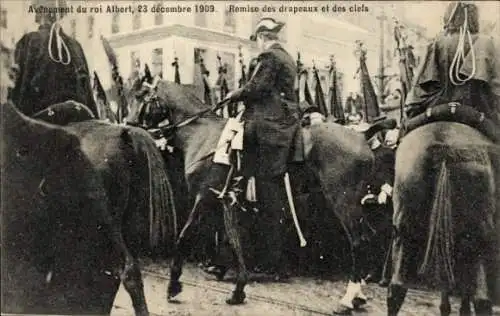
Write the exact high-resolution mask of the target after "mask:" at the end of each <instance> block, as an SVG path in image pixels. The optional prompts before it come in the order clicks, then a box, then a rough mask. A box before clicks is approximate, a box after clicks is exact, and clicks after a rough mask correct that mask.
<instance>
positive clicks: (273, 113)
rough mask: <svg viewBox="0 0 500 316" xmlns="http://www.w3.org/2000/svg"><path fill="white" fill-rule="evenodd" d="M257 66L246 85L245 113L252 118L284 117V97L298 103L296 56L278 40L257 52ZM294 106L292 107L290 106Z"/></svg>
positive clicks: (242, 95)
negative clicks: (292, 55) (295, 86)
mask: <svg viewBox="0 0 500 316" xmlns="http://www.w3.org/2000/svg"><path fill="white" fill-rule="evenodd" d="M257 59H258V63H259V64H258V65H257V66H256V67H257V69H254V73H253V74H250V75H251V79H250V80H249V81H248V82H247V83H246V84H245V85H244V86H243V89H242V93H241V99H242V100H243V101H245V106H246V111H245V113H246V115H247V117H250V118H253V119H264V118H265V119H271V120H283V119H286V117H287V114H288V113H287V112H286V107H285V106H284V105H283V104H284V102H283V101H284V100H286V103H288V104H289V106H292V107H293V104H294V103H295V104H296V103H297V95H296V94H295V91H294V82H295V77H296V75H297V70H296V66H295V62H294V60H293V58H292V57H291V56H290V55H289V54H288V53H287V52H286V51H285V50H284V48H283V47H282V46H281V45H280V44H278V43H275V44H273V45H272V46H271V47H269V48H268V49H267V50H265V51H264V52H262V53H261V54H260V55H259V56H258V58H257ZM290 110H292V109H290Z"/></svg>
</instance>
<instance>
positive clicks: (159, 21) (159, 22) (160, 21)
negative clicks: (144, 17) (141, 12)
mask: <svg viewBox="0 0 500 316" xmlns="http://www.w3.org/2000/svg"><path fill="white" fill-rule="evenodd" d="M156 5H157V6H158V7H160V8H161V6H162V3H161V2H159V3H157V4H156ZM159 11H160V10H158V11H157V12H156V14H155V25H162V24H163V14H162V13H161V12H159Z"/></svg>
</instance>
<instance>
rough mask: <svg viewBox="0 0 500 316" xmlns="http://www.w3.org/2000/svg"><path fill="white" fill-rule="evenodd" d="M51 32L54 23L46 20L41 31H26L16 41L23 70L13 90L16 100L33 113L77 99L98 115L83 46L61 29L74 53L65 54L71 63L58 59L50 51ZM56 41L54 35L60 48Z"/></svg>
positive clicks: (63, 36)
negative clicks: (54, 59)
mask: <svg viewBox="0 0 500 316" xmlns="http://www.w3.org/2000/svg"><path fill="white" fill-rule="evenodd" d="M50 33H51V25H47V24H44V25H41V26H40V27H39V29H38V31H37V32H31V33H28V34H26V35H24V36H23V37H22V38H21V40H19V42H18V43H17V44H16V48H15V57H14V58H15V62H16V63H17V65H18V66H19V73H18V77H17V80H16V85H15V88H14V89H13V90H12V94H11V99H12V101H13V102H14V104H16V106H17V107H18V109H19V110H20V111H21V112H23V113H24V114H26V115H32V114H35V113H37V112H39V111H41V110H44V109H46V108H47V107H48V106H50V105H52V104H56V103H63V102H65V101H67V100H74V101H77V102H79V103H82V104H84V105H86V106H87V107H88V108H89V109H90V110H91V111H92V112H93V114H94V115H95V116H96V117H98V112H97V106H96V104H95V101H94V97H93V94H92V88H91V86H90V75H89V69H88V66H87V61H86V59H85V54H84V52H83V49H82V47H81V46H80V44H79V43H78V42H77V41H76V40H75V39H73V38H71V37H69V36H68V35H66V34H64V32H63V31H62V30H60V33H59V35H60V37H61V39H62V41H63V42H64V43H65V44H66V46H67V48H68V51H69V54H70V56H67V54H65V53H63V54H62V55H63V56H62V57H63V59H64V60H69V61H70V62H69V64H67V65H65V64H64V63H61V62H55V61H53V60H52V58H51V57H50V55H49V51H48V50H49V37H50ZM53 36H54V37H55V34H53ZM55 42H56V40H55V38H54V39H53V44H52V46H53V47H52V49H53V51H56V50H57V49H56V48H55V46H56V45H55ZM68 57H69V58H70V59H67V58H68Z"/></svg>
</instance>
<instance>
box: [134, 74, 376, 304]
mask: <svg viewBox="0 0 500 316" xmlns="http://www.w3.org/2000/svg"><path fill="white" fill-rule="evenodd" d="M136 95H137V96H138V98H137V99H136V100H135V101H134V102H138V103H142V106H145V105H146V104H145V103H148V102H156V103H157V105H161V106H162V107H165V108H167V109H168V111H166V112H169V114H170V117H168V120H169V121H170V122H171V125H169V126H167V127H166V128H165V130H164V134H165V135H172V139H171V145H172V146H174V147H178V148H180V149H181V150H182V151H183V153H184V162H185V169H184V173H185V177H186V180H187V183H188V187H189V190H190V192H192V193H194V194H195V199H194V205H193V207H192V209H191V212H190V215H189V218H188V221H187V223H186V225H185V226H184V228H183V229H182V231H181V233H180V235H179V238H178V240H177V247H176V254H175V256H174V259H173V263H172V266H171V279H170V282H169V286H168V297H169V298H173V297H175V296H176V295H177V294H179V293H180V292H181V291H182V286H181V283H180V281H179V278H180V276H181V274H182V265H183V260H184V258H185V256H186V255H187V253H188V250H189V247H190V243H189V238H190V235H191V234H192V232H191V228H192V226H191V224H192V221H193V220H194V219H195V218H197V217H198V216H200V212H201V209H209V208H210V207H212V208H218V207H219V205H220V204H218V203H217V201H218V199H217V198H215V197H219V198H222V199H219V200H220V201H222V202H223V203H222V205H223V209H224V222H225V228H226V230H227V233H228V236H229V237H230V240H231V244H232V246H233V249H234V251H235V254H236V258H237V260H238V274H237V280H236V288H235V289H234V291H233V292H232V295H231V297H230V298H229V299H227V300H226V303H228V304H241V303H243V301H244V299H245V293H244V287H245V285H246V283H247V279H248V273H247V270H246V265H245V260H244V255H243V246H242V243H241V236H240V234H239V232H238V229H237V227H238V223H237V222H238V220H237V218H238V212H239V211H238V205H239V203H238V202H236V200H235V199H232V203H228V202H227V201H226V200H225V199H224V198H223V197H224V196H223V195H221V194H217V196H216V195H214V194H213V192H212V191H213V190H211V189H215V190H216V191H217V190H221V186H224V184H229V186H232V185H233V184H234V183H233V182H235V181H236V180H234V179H233V180H231V177H228V172H229V171H231V170H232V171H234V165H231V166H228V165H222V164H216V163H214V162H213V157H214V149H215V148H216V147H217V143H218V140H219V137H220V136H221V133H222V130H223V128H224V126H225V124H226V122H227V120H226V119H223V118H221V117H218V116H217V115H215V114H214V113H213V111H210V109H209V108H207V105H205V104H204V103H203V102H202V101H201V100H199V99H198V98H197V97H196V96H195V95H194V94H193V93H191V92H190V91H189V90H187V89H185V88H184V87H182V86H180V85H177V84H175V83H170V82H166V81H158V82H157V84H156V85H155V86H154V87H150V86H143V87H142V88H141V91H140V92H138V93H137V94H136ZM144 96H146V97H147V98H143V97H144ZM200 113H203V114H204V115H201V114H200ZM308 130H309V132H310V133H309V134H308V135H309V136H310V140H311V142H310V143H309V142H308V145H310V152H309V154H308V159H307V160H306V162H305V164H306V165H307V168H308V169H309V170H311V172H313V173H314V174H315V177H316V179H317V180H318V185H319V187H320V189H321V192H322V195H323V196H324V198H325V200H326V201H327V202H326V203H327V205H328V211H330V212H332V214H331V216H332V217H337V218H338V219H339V220H340V222H341V224H342V227H343V229H344V232H345V233H346V236H347V237H348V240H349V243H350V255H351V257H350V259H351V261H352V264H351V268H352V269H351V276H350V282H349V285H348V289H347V293H346V295H344V297H343V298H342V299H341V301H340V302H341V308H340V309H339V311H337V312H339V313H343V312H346V309H348V310H349V309H352V308H354V305H353V303H352V302H353V301H356V299H358V301H361V302H363V301H364V300H365V299H366V297H364V295H363V294H362V292H361V276H360V272H359V264H358V259H359V258H360V255H361V254H360V253H359V249H360V245H361V244H362V239H363V238H364V237H365V236H364V235H365V234H364V233H363V232H364V231H366V227H365V223H364V222H363V220H362V218H363V214H362V207H361V204H360V202H359V199H360V197H361V194H360V192H361V190H363V189H364V188H365V184H366V183H365V179H366V178H367V175H369V174H370V173H371V172H372V168H373V162H374V156H373V152H372V151H371V149H370V147H369V146H368V144H367V142H366V140H365V137H364V135H363V134H362V133H358V132H355V131H352V130H350V129H347V128H345V127H344V126H342V125H339V124H335V123H331V122H330V123H324V124H318V125H313V126H310V127H308ZM301 168H302V167H300V168H298V169H297V170H299V169H301ZM292 169H293V167H292V166H291V168H290V172H292V171H291V170H292ZM291 178H292V179H294V177H293V175H292V177H291ZM238 181H239V180H238ZM226 187H227V185H226ZM235 191H238V190H235ZM219 193H220V192H219ZM233 198H234V196H233ZM214 202H215V203H214ZM277 211H280V210H277Z"/></svg>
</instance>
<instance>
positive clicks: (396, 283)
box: [387, 122, 500, 315]
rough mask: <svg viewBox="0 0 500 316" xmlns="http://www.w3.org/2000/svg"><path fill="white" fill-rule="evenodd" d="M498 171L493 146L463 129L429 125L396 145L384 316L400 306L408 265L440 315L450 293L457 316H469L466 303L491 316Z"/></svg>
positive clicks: (499, 154)
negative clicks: (428, 286)
mask: <svg viewBox="0 0 500 316" xmlns="http://www.w3.org/2000/svg"><path fill="white" fill-rule="evenodd" d="M499 166H500V150H499V146H498V145H494V144H493V143H492V141H490V139H488V138H487V137H486V136H484V135H483V134H482V133H480V132H479V131H477V130H476V129H474V128H472V127H469V126H467V125H464V124H459V123H450V122H435V123H431V124H427V125H424V126H421V127H419V128H417V129H415V130H414V131H411V132H410V133H409V134H408V135H406V136H405V137H404V138H403V140H402V142H401V144H400V145H399V148H398V150H397V153H396V169H395V172H396V175H395V183H394V196H393V203H394V219H393V221H394V223H393V224H394V226H395V239H394V241H393V248H392V249H393V250H392V251H393V257H392V260H393V264H392V271H393V272H392V279H391V282H390V285H389V291H388V298H387V305H388V313H389V315H396V314H397V313H398V312H399V309H400V308H401V305H402V304H403V301H404V298H405V295H406V292H407V290H406V287H405V286H406V282H407V281H408V279H409V277H410V276H414V275H415V272H416V271H415V270H416V268H417V267H416V266H415V265H414V264H412V263H413V262H415V261H416V259H418V260H419V261H418V262H423V264H422V266H421V267H420V272H422V273H423V272H425V273H426V274H427V276H428V277H430V279H432V280H434V281H437V284H438V285H439V286H440V288H441V290H442V292H441V293H442V297H441V305H440V310H441V315H449V314H450V302H449V295H450V293H451V291H452V290H453V289H454V288H455V285H457V286H458V290H459V294H460V296H461V298H462V305H461V308H460V314H461V315H469V314H471V310H470V303H471V301H473V303H474V309H475V312H476V314H477V315H491V314H492V300H493V294H494V293H493V292H494V286H495V284H494V283H495V281H496V280H495V272H496V271H495V269H496V266H497V265H498V263H499V261H498V247H497V246H496V242H497V240H496V238H497V234H498V227H496V225H495V223H498V218H496V217H497V216H498V212H497V209H498V205H500V204H497V203H499V196H500V195H499V194H498V188H499V186H498V184H499V179H498V176H497V179H496V180H495V172H496V174H498V170H499V169H498V168H499ZM495 181H496V183H495ZM425 244H426V245H427V246H426V247H425V249H424V247H421V246H422V245H425Z"/></svg>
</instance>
